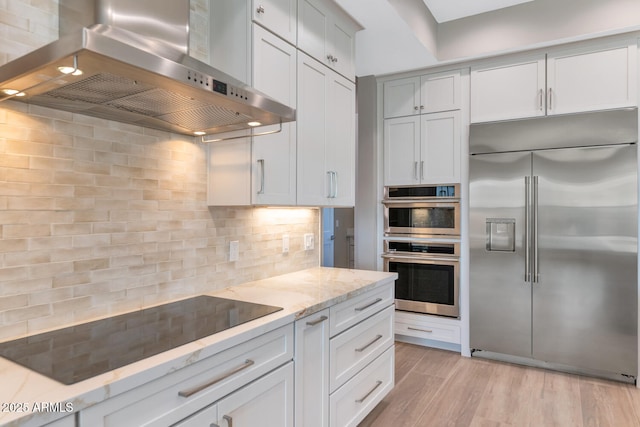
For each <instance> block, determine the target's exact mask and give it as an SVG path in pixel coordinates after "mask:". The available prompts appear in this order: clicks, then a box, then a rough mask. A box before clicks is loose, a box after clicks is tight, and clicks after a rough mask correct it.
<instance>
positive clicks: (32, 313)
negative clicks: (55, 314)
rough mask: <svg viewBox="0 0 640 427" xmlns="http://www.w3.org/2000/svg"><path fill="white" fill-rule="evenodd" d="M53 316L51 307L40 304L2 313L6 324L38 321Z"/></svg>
mask: <svg viewBox="0 0 640 427" xmlns="http://www.w3.org/2000/svg"><path fill="white" fill-rule="evenodd" d="M50 314H51V305H49V304H39V305H32V306H27V307H21V308H15V309H12V310H6V311H4V312H3V313H2V318H3V319H4V322H3V323H5V324H8V323H18V322H26V321H28V320H31V319H37V318H39V317H44V316H48V315H50Z"/></svg>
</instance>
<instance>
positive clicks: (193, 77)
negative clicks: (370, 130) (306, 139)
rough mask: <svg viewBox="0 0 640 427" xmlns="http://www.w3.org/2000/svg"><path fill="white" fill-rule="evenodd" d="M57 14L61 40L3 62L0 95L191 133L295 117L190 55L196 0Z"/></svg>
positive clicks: (68, 4)
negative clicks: (191, 4)
mask: <svg viewBox="0 0 640 427" xmlns="http://www.w3.org/2000/svg"><path fill="white" fill-rule="evenodd" d="M59 20H60V21H59V22H60V27H59V28H60V37H59V39H58V40H57V41H55V42H53V43H50V44H48V45H46V46H44V47H42V48H39V49H37V50H35V51H33V52H31V53H29V54H27V55H25V56H22V57H20V58H17V59H15V60H13V61H11V62H9V63H7V64H5V65H3V66H2V67H0V101H3V100H6V99H15V100H19V101H24V102H27V103H31V104H37V105H42V106H45V107H50V108H54V109H60V110H65V111H70V112H73V113H79V114H86V115H90V116H95V117H100V118H104V119H109V120H115V121H120V122H126V123H131V124H135V125H140V126H145V127H149V128H154V129H160V130H165V131H170V132H176V133H180V134H185V135H192V136H193V135H206V134H214V133H221V132H227V131H234V130H241V129H249V128H252V127H255V126H262V125H270V124H278V123H280V124H281V123H284V122H289V121H293V120H295V110H294V109H292V108H290V107H288V106H286V105H283V104H281V103H279V102H277V101H274V100H273V99H271V98H269V97H267V96H266V95H263V94H261V93H259V92H258V91H256V90H254V89H252V88H251V87H249V86H247V85H245V84H244V83H242V82H239V81H238V80H236V79H234V78H232V77H230V76H229V75H227V74H225V73H223V72H221V71H219V70H216V69H215V68H213V67H211V66H209V65H207V64H205V63H203V62H200V61H198V60H196V59H194V58H192V57H190V56H189V55H188V45H189V0H160V1H158V0H155V1H154V0H137V1H131V0H60V1H59ZM212 43H215V40H214V41H212Z"/></svg>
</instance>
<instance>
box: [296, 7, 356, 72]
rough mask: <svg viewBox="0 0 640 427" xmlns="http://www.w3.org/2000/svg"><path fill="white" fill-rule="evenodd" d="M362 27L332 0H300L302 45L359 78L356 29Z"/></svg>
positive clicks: (334, 65)
mask: <svg viewBox="0 0 640 427" xmlns="http://www.w3.org/2000/svg"><path fill="white" fill-rule="evenodd" d="M359 29H361V28H360V26H359V25H358V24H357V23H356V22H354V21H353V20H352V19H351V18H350V17H349V16H348V15H347V14H346V13H345V12H344V11H342V9H340V8H339V7H338V6H337V5H336V4H335V3H334V2H332V1H329V0H299V2H298V48H299V49H300V50H303V51H304V52H305V53H307V54H308V55H310V56H312V57H313V58H315V59H317V60H318V61H320V62H321V63H323V64H324V65H326V66H328V67H330V68H332V69H333V70H335V71H337V72H338V73H340V74H342V75H343V76H345V77H347V78H348V79H349V80H352V81H354V80H355V33H356V32H357V31H358V30H359Z"/></svg>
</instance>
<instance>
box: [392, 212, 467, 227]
mask: <svg viewBox="0 0 640 427" xmlns="http://www.w3.org/2000/svg"><path fill="white" fill-rule="evenodd" d="M389 226H390V227H401V228H431V229H452V230H453V229H455V227H456V212H455V208H454V207H420V208H418V207H407V208H401V207H391V208H389Z"/></svg>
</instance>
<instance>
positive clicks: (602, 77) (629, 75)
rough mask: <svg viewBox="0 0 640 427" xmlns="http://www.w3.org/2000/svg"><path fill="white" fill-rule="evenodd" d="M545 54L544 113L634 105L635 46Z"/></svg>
mask: <svg viewBox="0 0 640 427" xmlns="http://www.w3.org/2000/svg"><path fill="white" fill-rule="evenodd" d="M592 49H593V48H591V50H586V49H581V50H578V51H569V52H558V53H553V54H551V53H550V54H548V55H547V114H564V113H574V112H577V111H588V110H605V109H611V108H619V107H629V106H635V105H636V97H637V89H636V87H637V86H636V82H637V73H636V56H637V48H636V45H635V44H633V45H631V44H628V45H623V46H620V45H618V46H603V47H602V48H601V49H599V50H595V51H594V50H592Z"/></svg>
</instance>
